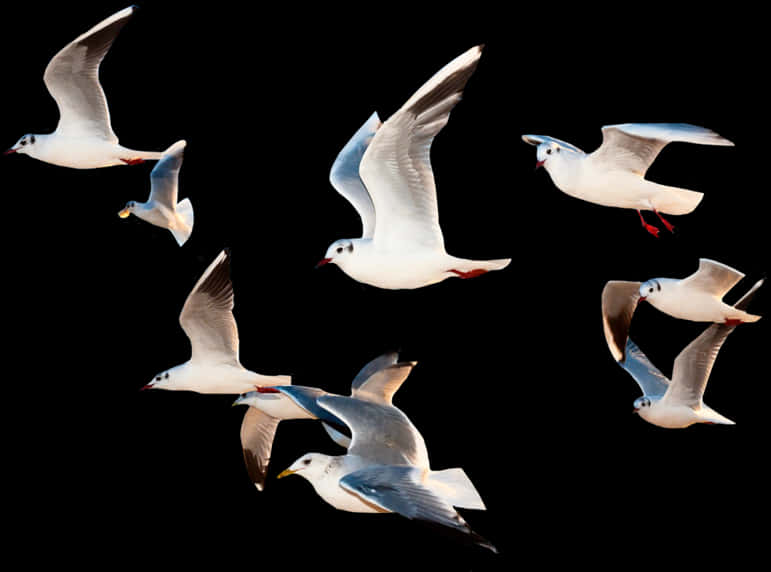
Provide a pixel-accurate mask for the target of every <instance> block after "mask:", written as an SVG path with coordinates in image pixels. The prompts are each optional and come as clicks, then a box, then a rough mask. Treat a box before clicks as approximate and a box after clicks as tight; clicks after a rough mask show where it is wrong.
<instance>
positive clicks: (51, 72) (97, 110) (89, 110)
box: [43, 6, 134, 143]
mask: <svg viewBox="0 0 771 572" xmlns="http://www.w3.org/2000/svg"><path fill="white" fill-rule="evenodd" d="M133 13H134V7H133V6H130V7H128V8H125V9H123V10H121V11H120V12H117V13H116V14H113V15H112V16H110V17H109V18H106V19H105V20H103V21H102V22H100V23H99V24H97V25H96V26H94V27H93V28H91V29H90V30H89V31H88V32H86V33H85V34H82V35H80V36H78V37H77V38H75V40H73V41H72V42H70V43H69V44H67V45H66V46H65V47H64V48H62V49H61V50H60V51H59V52H58V53H57V54H56V55H55V56H54V57H53V58H52V59H51V61H50V62H48V66H46V69H45V73H44V74H43V81H44V82H45V85H46V87H47V88H48V91H49V93H50V94H51V96H52V97H53V98H54V100H55V101H56V105H57V106H58V107H59V125H58V126H57V128H56V131H57V132H59V133H62V134H66V135H67V136H72V137H77V136H87V137H93V136H97V137H100V138H102V139H105V140H107V141H109V142H111V143H117V142H118V138H117V137H116V136H115V133H113V131H112V127H111V125H110V111H109V109H108V108H107V99H106V98H105V96H104V90H103V89H102V86H101V84H100V83H99V64H101V63H102V59H103V58H104V55H105V54H106V53H107V51H108V50H109V49H110V46H111V45H112V43H113V41H115V38H116V37H117V36H118V32H120V30H121V28H123V26H124V25H125V24H126V22H128V20H129V19H130V18H131V16H132V14H133Z"/></svg>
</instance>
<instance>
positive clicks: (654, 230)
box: [637, 209, 659, 238]
mask: <svg viewBox="0 0 771 572" xmlns="http://www.w3.org/2000/svg"><path fill="white" fill-rule="evenodd" d="M637 214H638V215H640V222H641V223H642V225H643V228H644V229H645V230H647V231H648V232H649V233H651V234H652V235H653V236H655V237H656V238H658V237H659V229H658V228H656V227H655V226H653V225H652V224H648V223H647V222H645V219H644V218H643V215H642V213H641V212H640V210H639V209H637Z"/></svg>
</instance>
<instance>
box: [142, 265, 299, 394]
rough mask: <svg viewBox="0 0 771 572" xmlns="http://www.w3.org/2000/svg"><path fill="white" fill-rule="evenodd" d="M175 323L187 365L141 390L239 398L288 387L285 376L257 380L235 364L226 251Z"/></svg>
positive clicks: (234, 330)
mask: <svg viewBox="0 0 771 572" xmlns="http://www.w3.org/2000/svg"><path fill="white" fill-rule="evenodd" d="M179 323H180V324H181V326H182V329H183V330H184V332H185V334H187V337H188V338H189V339H190V346H191V357H190V360H188V361H186V362H185V363H183V364H180V365H178V366H175V367H172V368H171V369H168V370H166V371H164V372H161V373H159V374H158V375H156V376H155V377H154V379H153V380H152V381H151V382H150V383H148V384H147V385H145V386H144V387H143V389H167V390H180V391H194V392H197V393H224V394H228V393H236V394H240V393H246V392H247V391H251V390H253V389H255V388H257V387H262V386H271V387H272V386H277V385H287V384H290V383H291V377H290V376H288V375H262V374H259V373H255V372H253V371H249V370H248V369H246V368H244V367H243V366H242V365H241V362H240V361H239V358H238V329H237V328H236V320H235V318H234V317H233V284H232V282H231V281H230V253H229V252H228V251H227V250H223V251H222V252H220V253H219V255H218V256H217V257H216V258H215V259H214V261H213V262H212V263H211V264H210V265H209V267H208V268H207V269H206V270H205V271H204V273H203V275H202V276H201V278H200V279H199V280H198V282H197V283H196V285H195V286H194V287H193V290H192V291H191V292H190V294H189V295H188V297H187V300H185V304H184V306H183V307H182V313H181V314H180V316H179Z"/></svg>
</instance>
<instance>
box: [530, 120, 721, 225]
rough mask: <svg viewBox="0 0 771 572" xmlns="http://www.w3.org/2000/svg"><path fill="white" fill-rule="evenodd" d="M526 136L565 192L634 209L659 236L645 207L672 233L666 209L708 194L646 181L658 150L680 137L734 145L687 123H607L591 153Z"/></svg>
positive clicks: (689, 207)
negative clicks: (647, 172) (650, 221)
mask: <svg viewBox="0 0 771 572" xmlns="http://www.w3.org/2000/svg"><path fill="white" fill-rule="evenodd" d="M522 139H523V140H524V141H525V142H526V143H529V144H531V145H536V146H537V151H536V153H537V163H536V169H537V168H538V167H543V168H544V169H546V171H547V172H548V173H549V175H550V176H551V179H552V181H553V182H554V184H555V185H556V186H557V188H558V189H560V190H561V191H562V192H564V193H566V194H568V195H570V196H572V197H576V198H579V199H583V200H585V201H589V202H590V203H595V204H598V205H604V206H609V207H620V208H627V209H635V210H636V211H637V214H638V215H639V216H640V222H641V223H642V226H643V228H645V230H647V231H648V232H649V233H651V234H652V235H654V236H656V237H658V235H659V229H658V228H657V227H656V226H654V225H652V224H648V223H647V222H645V219H644V218H643V215H642V212H641V211H642V210H652V211H653V212H654V213H655V214H656V216H658V217H659V219H660V220H661V222H662V224H663V225H664V226H665V227H666V228H667V230H669V231H670V232H672V231H674V226H673V225H672V224H670V223H669V221H667V220H666V219H665V218H664V217H663V216H662V215H661V213H666V214H672V215H682V214H687V213H689V212H691V211H693V210H694V209H695V208H696V206H697V205H698V204H699V203H700V202H701V199H702V196H703V194H702V193H699V192H696V191H690V190H687V189H680V188H677V187H669V186H666V185H660V184H658V183H654V182H652V181H649V180H647V179H645V173H646V171H647V170H648V167H650V165H651V163H653V161H654V159H655V158H656V156H657V155H658V154H659V152H660V151H661V150H662V149H663V148H664V147H665V146H666V145H667V143H672V142H675V141H681V142H685V143H698V144H701V145H724V146H732V145H733V143H732V142H731V141H729V140H728V139H725V138H723V137H721V136H720V135H718V134H717V133H715V132H714V131H711V130H709V129H706V128H704V127H698V126H696V125H690V124H687V123H624V124H619V125H606V126H605V127H603V128H602V145H600V146H599V148H597V149H596V150H595V151H594V152H592V153H589V154H586V153H584V152H583V151H581V149H579V148H578V147H576V146H575V145H571V144H570V143H566V142H564V141H560V140H559V139H555V138H553V137H548V136H546V135H523V136H522Z"/></svg>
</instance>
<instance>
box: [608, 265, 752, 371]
mask: <svg viewBox="0 0 771 572" xmlns="http://www.w3.org/2000/svg"><path fill="white" fill-rule="evenodd" d="M743 277H744V274H743V273H741V272H739V271H738V270H735V269H734V268H731V267H730V266H727V265H725V264H722V263H720V262H716V261H714V260H710V259H708V258H701V259H699V268H698V270H697V271H696V272H695V273H693V274H692V275H690V276H688V277H687V278H683V279H681V280H678V279H674V278H653V279H651V280H647V281H645V282H634V281H624V280H611V281H609V282H608V283H607V284H605V287H604V288H603V291H602V320H603V328H604V331H605V338H606V340H607V342H608V347H609V348H610V350H611V353H612V354H613V357H614V358H615V359H616V360H619V361H623V359H624V346H625V344H626V341H627V337H628V334H629V328H630V325H631V322H632V316H633V315H634V312H635V310H636V308H637V305H638V303H639V302H641V301H647V302H649V303H650V304H651V305H652V306H654V307H655V308H656V309H658V310H660V311H662V312H664V313H665V314H669V315H670V316H672V317H674V318H679V319H682V320H690V321H693V322H715V323H724V324H727V325H737V324H740V323H744V322H756V321H757V320H759V319H760V316H756V315H753V314H749V313H747V312H746V311H744V310H743V309H742V308H740V307H738V306H736V305H735V306H730V305H728V304H726V303H725V302H723V300H722V298H723V296H724V295H725V294H726V293H727V292H728V291H729V290H730V289H731V288H733V287H734V285H735V284H736V283H737V282H738V281H739V280H741V279H742V278H743Z"/></svg>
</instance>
